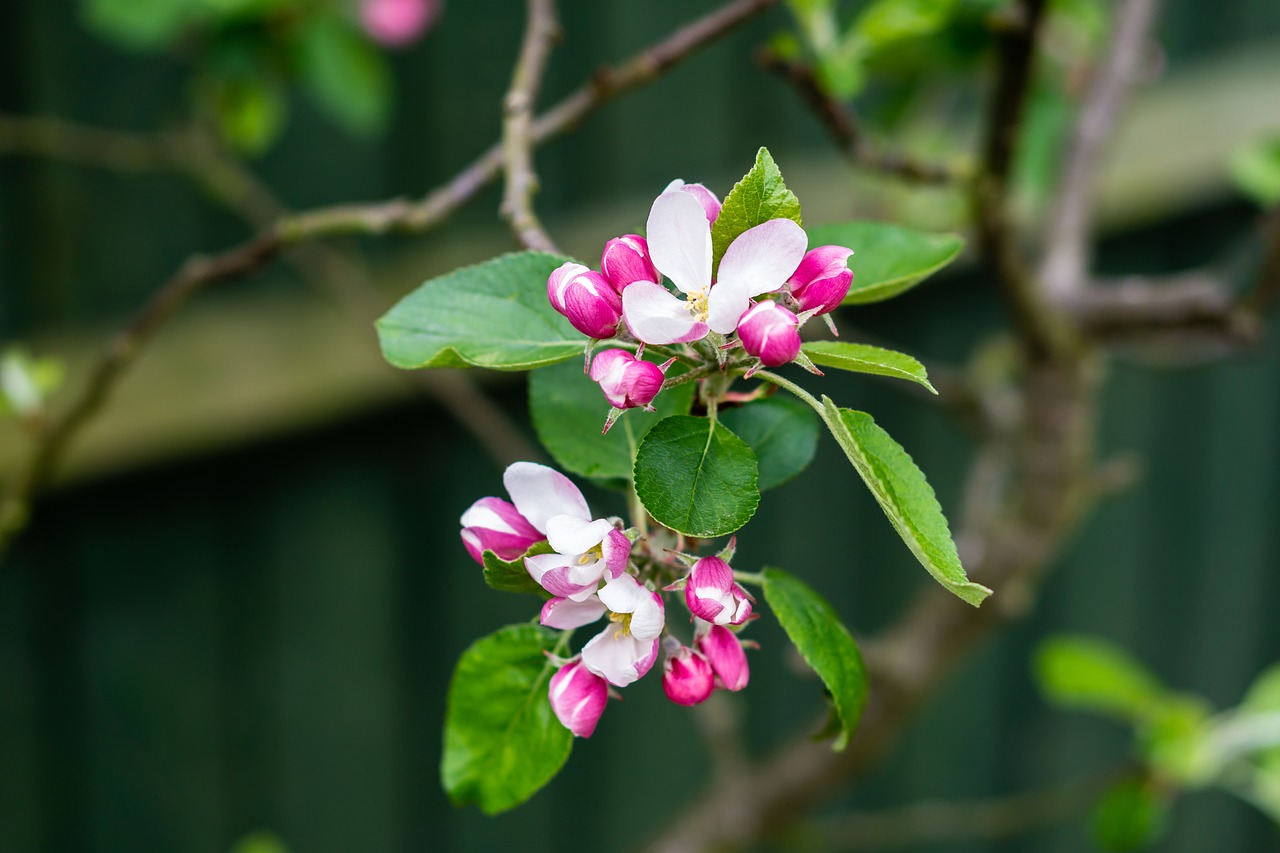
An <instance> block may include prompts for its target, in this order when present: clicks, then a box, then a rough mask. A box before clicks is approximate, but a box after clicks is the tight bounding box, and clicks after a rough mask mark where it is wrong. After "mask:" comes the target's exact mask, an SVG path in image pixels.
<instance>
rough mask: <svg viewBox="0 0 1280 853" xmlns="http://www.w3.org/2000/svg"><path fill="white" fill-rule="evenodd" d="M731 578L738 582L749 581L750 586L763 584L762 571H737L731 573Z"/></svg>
mask: <svg viewBox="0 0 1280 853" xmlns="http://www.w3.org/2000/svg"><path fill="white" fill-rule="evenodd" d="M733 579H734V580H736V581H738V582H739V583H749V584H751V585H752V586H764V572H738V571H735V572H734V573H733Z"/></svg>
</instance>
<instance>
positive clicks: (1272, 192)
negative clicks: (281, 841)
mask: <svg viewBox="0 0 1280 853" xmlns="http://www.w3.org/2000/svg"><path fill="white" fill-rule="evenodd" d="M1229 166H1230V170H1231V179H1232V180H1233V181H1235V185H1236V188H1237V189H1239V190H1240V192H1242V193H1244V194H1245V195H1246V196H1248V197H1249V198H1251V199H1252V200H1253V201H1255V202H1257V203H1258V204H1259V205H1261V206H1262V207H1271V206H1272V205H1274V204H1276V203H1277V202H1280V136H1273V137H1269V138H1267V139H1262V140H1259V141H1258V142H1255V143H1253V144H1252V145H1249V146H1247V147H1245V148H1241V149H1239V150H1238V151H1236V152H1235V153H1234V154H1233V155H1232V156H1231V161H1230V163H1229Z"/></svg>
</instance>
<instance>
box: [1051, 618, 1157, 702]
mask: <svg viewBox="0 0 1280 853" xmlns="http://www.w3.org/2000/svg"><path fill="white" fill-rule="evenodd" d="M1034 668H1035V675H1036V680H1037V681H1038V682H1039V684H1040V690H1041V692H1043V693H1044V695H1045V698H1047V699H1048V700H1049V701H1050V702H1053V703H1054V704H1055V705H1061V706H1063V707H1068V708H1083V709H1087V710H1090V711H1097V712H1099V713H1103V714H1108V715H1110V716H1113V717H1119V718H1121V719H1124V720H1135V721H1136V720H1142V719H1146V718H1147V717H1149V716H1150V715H1151V713H1152V712H1153V710H1154V709H1155V708H1156V707H1157V706H1158V705H1160V703H1161V702H1163V701H1164V700H1165V697H1166V695H1167V691H1166V690H1165V688H1164V687H1163V686H1162V685H1161V684H1160V682H1159V681H1158V680H1157V679H1156V677H1155V676H1154V675H1152V674H1151V673H1150V672H1149V671H1148V670H1147V669H1146V668H1145V667H1144V666H1142V664H1140V663H1138V662H1137V661H1135V660H1134V659H1133V658H1132V657H1130V656H1129V655H1128V654H1126V653H1125V652H1124V651H1123V650H1122V649H1120V648H1118V647H1116V646H1114V645H1112V644H1111V643H1108V642H1106V641H1104V640H1099V639H1096V638H1094V637H1079V636H1066V635H1064V636H1058V637H1052V638H1050V639H1049V640H1046V641H1045V642H1043V643H1041V644H1040V647H1039V648H1038V649H1037V650H1036V655H1035V663H1034Z"/></svg>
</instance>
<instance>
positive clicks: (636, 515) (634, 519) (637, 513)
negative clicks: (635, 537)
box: [627, 481, 649, 539]
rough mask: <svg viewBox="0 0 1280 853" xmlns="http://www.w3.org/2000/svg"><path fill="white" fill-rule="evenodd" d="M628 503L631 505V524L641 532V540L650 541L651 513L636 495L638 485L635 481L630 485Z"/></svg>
mask: <svg viewBox="0 0 1280 853" xmlns="http://www.w3.org/2000/svg"><path fill="white" fill-rule="evenodd" d="M627 502H628V503H629V504H631V523H632V524H634V525H635V526H636V529H637V530H639V531H640V536H641V538H643V539H648V538H649V511H648V510H647V509H645V508H644V503H642V502H641V500H640V495H639V494H637V493H636V484H635V482H634V481H632V482H631V483H629V489H628V494H627Z"/></svg>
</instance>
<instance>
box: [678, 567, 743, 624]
mask: <svg viewBox="0 0 1280 853" xmlns="http://www.w3.org/2000/svg"><path fill="white" fill-rule="evenodd" d="M684 600H685V603H686V604H688V605H689V611H690V612H691V613H693V615H694V616H697V617H698V618H699V619H704V620H706V621H707V622H711V623H713V624H715V625H741V624H742V623H743V622H745V621H747V619H749V618H750V617H751V597H750V596H748V595H747V591H746V590H745V589H743V588H742V587H741V586H740V585H738V584H737V583H735V582H734V580H733V569H731V568H729V564H728V563H726V562H725V561H724V560H722V559H720V558H719V557H703V558H702V559H701V560H699V561H698V562H696V563H694V564H693V568H692V569H690V571H689V578H688V580H687V581H686V583H685V587H684Z"/></svg>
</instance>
